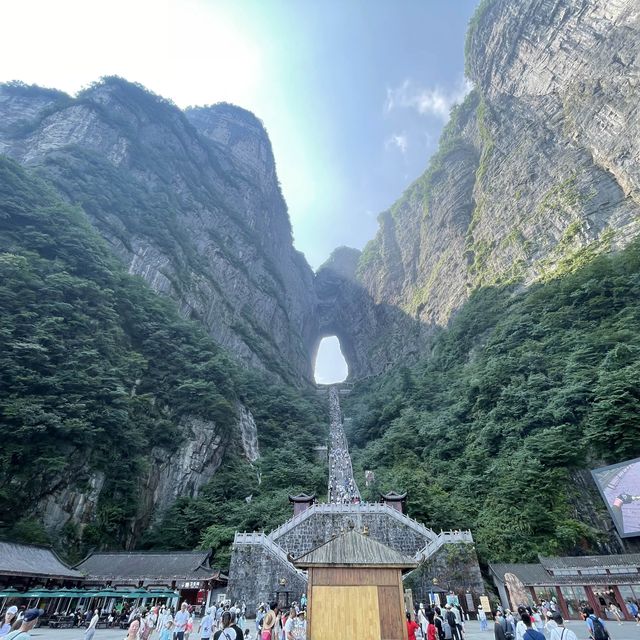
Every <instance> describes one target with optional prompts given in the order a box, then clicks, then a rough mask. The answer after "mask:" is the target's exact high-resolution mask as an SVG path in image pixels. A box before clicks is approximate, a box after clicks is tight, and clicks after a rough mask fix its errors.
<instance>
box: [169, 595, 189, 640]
mask: <svg viewBox="0 0 640 640" xmlns="http://www.w3.org/2000/svg"><path fill="white" fill-rule="evenodd" d="M190 617H191V616H190V615H189V611H188V605H187V603H186V602H183V603H182V606H181V607H180V611H178V613H176V615H175V618H174V620H173V623H174V625H175V637H176V640H184V634H185V631H186V630H187V624H188V623H189V618H190Z"/></svg>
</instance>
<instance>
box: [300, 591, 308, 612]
mask: <svg viewBox="0 0 640 640" xmlns="http://www.w3.org/2000/svg"><path fill="white" fill-rule="evenodd" d="M300 606H301V607H302V608H303V609H306V608H307V594H306V593H303V594H302V595H301V596H300Z"/></svg>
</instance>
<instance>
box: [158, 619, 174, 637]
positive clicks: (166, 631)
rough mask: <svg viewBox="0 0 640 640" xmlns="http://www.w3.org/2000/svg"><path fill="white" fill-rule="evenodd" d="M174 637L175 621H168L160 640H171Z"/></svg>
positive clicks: (161, 632)
mask: <svg viewBox="0 0 640 640" xmlns="http://www.w3.org/2000/svg"><path fill="white" fill-rule="evenodd" d="M172 637H173V620H167V621H166V622H165V623H164V626H163V627H162V630H161V631H160V638H159V640H171V638H172Z"/></svg>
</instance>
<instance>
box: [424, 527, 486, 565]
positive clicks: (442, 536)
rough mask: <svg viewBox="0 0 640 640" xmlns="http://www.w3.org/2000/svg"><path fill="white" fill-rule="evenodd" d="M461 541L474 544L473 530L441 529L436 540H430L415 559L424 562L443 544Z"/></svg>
mask: <svg viewBox="0 0 640 640" xmlns="http://www.w3.org/2000/svg"><path fill="white" fill-rule="evenodd" d="M460 542H462V543H467V544H472V543H473V535H471V531H441V532H440V533H439V534H438V536H437V537H436V538H435V540H430V541H429V542H428V543H427V544H426V545H425V546H424V547H423V548H422V549H420V551H418V552H417V553H416V554H415V556H414V559H415V560H417V561H418V562H422V561H423V560H426V559H427V558H430V557H431V556H432V555H433V554H435V553H436V551H438V550H439V549H440V547H442V546H443V545H445V544H455V543H460Z"/></svg>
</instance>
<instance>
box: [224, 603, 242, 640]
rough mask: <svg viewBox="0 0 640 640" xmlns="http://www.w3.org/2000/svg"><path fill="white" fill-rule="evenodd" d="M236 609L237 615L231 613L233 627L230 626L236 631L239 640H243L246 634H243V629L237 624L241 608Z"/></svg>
mask: <svg viewBox="0 0 640 640" xmlns="http://www.w3.org/2000/svg"><path fill="white" fill-rule="evenodd" d="M235 609H236V613H231V612H229V613H231V625H230V626H229V628H230V629H233V630H234V631H235V633H236V639H237V640H242V638H244V633H242V629H241V628H240V625H239V624H238V623H237V620H238V615H240V607H236V608H235ZM223 637H224V636H223Z"/></svg>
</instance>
